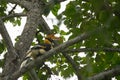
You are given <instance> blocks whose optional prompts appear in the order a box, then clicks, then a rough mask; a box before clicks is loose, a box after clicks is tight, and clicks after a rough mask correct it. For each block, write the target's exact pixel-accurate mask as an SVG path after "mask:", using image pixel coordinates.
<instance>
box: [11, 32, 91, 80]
mask: <svg viewBox="0 0 120 80" xmlns="http://www.w3.org/2000/svg"><path fill="white" fill-rule="evenodd" d="M91 34H92V33H91V32H89V33H83V34H81V35H80V36H77V37H76V38H74V39H71V40H69V41H67V42H65V43H63V44H61V45H59V46H57V47H55V48H53V49H51V50H50V51H48V52H46V53H45V54H44V55H43V56H40V57H38V58H37V59H36V60H34V61H31V62H30V63H29V64H27V65H26V66H24V67H23V68H21V70H18V71H16V72H15V73H13V74H12V75H11V76H10V78H9V80H14V79H17V78H18V77H19V76H21V75H22V74H23V73H25V72H26V71H27V70H29V69H31V68H33V67H34V66H35V65H39V64H41V63H42V62H43V61H45V59H47V58H49V57H50V56H52V55H54V54H55V53H58V52H61V51H62V50H64V49H65V48H67V47H68V46H71V45H73V44H75V43H77V42H79V41H82V40H84V39H86V38H88V37H89V36H90V35H91Z"/></svg>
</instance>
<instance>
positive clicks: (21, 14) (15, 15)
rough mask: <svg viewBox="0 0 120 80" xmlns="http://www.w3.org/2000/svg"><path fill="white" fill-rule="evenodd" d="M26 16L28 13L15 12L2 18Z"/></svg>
mask: <svg viewBox="0 0 120 80" xmlns="http://www.w3.org/2000/svg"><path fill="white" fill-rule="evenodd" d="M24 16H27V14H26V13H13V14H10V15H7V16H4V17H2V18H1V19H2V20H6V19H9V18H13V17H24Z"/></svg>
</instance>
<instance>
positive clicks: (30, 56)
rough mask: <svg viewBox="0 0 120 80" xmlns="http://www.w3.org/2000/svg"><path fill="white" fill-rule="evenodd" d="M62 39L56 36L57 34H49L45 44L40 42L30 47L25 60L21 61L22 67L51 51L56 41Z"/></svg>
mask: <svg viewBox="0 0 120 80" xmlns="http://www.w3.org/2000/svg"><path fill="white" fill-rule="evenodd" d="M55 40H60V37H56V36H55V34H48V35H47V36H46V37H45V40H44V43H43V44H38V45H35V46H33V47H32V48H30V49H29V50H28V51H27V53H26V56H25V58H24V59H23V62H22V63H21V66H20V68H22V67H23V66H25V65H26V64H27V63H28V62H29V61H31V60H34V59H36V58H37V57H39V56H42V55H43V54H44V53H45V52H47V51H49V50H50V49H52V48H53V47H54V41H55Z"/></svg>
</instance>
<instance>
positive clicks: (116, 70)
mask: <svg viewBox="0 0 120 80" xmlns="http://www.w3.org/2000/svg"><path fill="white" fill-rule="evenodd" d="M118 75H120V66H117V67H115V68H113V69H111V70H107V71H104V72H101V73H99V74H97V75H95V76H93V77H89V78H88V79H87V80H103V79H105V78H111V77H114V76H118Z"/></svg>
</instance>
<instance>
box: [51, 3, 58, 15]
mask: <svg viewBox="0 0 120 80" xmlns="http://www.w3.org/2000/svg"><path fill="white" fill-rule="evenodd" d="M59 9H60V4H57V5H55V6H54V8H53V9H52V13H53V14H54V15H55V16H57V15H58V14H57V13H58V10H59Z"/></svg>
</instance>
